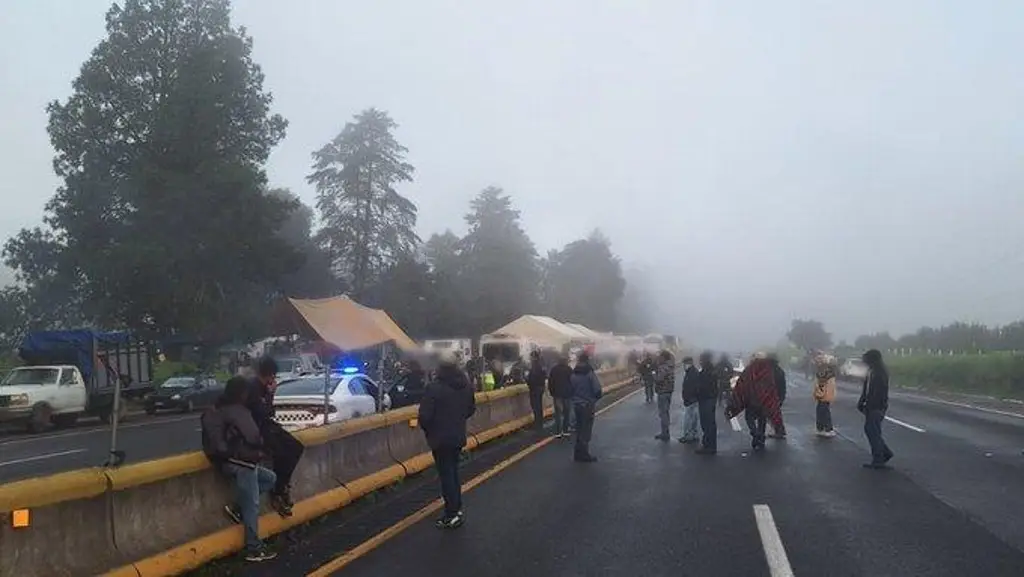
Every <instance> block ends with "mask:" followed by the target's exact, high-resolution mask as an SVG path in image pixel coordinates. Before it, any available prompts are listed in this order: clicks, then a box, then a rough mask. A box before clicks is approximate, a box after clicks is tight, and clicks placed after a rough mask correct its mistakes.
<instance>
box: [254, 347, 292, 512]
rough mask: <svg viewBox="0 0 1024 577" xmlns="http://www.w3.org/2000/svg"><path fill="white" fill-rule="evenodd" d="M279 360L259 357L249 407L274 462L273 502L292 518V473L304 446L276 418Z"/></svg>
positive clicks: (278, 510)
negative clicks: (275, 399)
mask: <svg viewBox="0 0 1024 577" xmlns="http://www.w3.org/2000/svg"><path fill="white" fill-rule="evenodd" d="M277 372H278V368H277V361H275V360H274V358H273V357H269V356H265V357H262V358H260V360H259V362H258V363H257V365H256V378H255V379H252V380H251V381H249V398H248V401H247V402H246V406H247V407H248V408H249V412H251V413H252V418H253V420H254V421H256V426H257V427H259V429H260V434H262V435H263V441H264V443H265V444H266V448H267V451H268V452H269V453H270V459H271V462H272V463H273V468H274V474H275V475H277V482H276V483H275V484H274V490H273V491H272V492H271V494H270V504H271V506H272V507H273V508H274V510H275V511H277V512H278V513H280V515H281V516H282V517H291V515H292V506H293V503H292V498H291V482H292V473H294V472H295V467H296V466H298V464H299V459H301V458H302V453H303V452H304V451H305V447H304V446H303V445H302V442H300V441H299V440H298V439H296V438H295V436H294V435H292V434H291V433H289V432H288V431H286V430H284V427H282V426H281V425H280V424H279V423H278V422H277V421H275V420H274V392H275V391H276V390H277Z"/></svg>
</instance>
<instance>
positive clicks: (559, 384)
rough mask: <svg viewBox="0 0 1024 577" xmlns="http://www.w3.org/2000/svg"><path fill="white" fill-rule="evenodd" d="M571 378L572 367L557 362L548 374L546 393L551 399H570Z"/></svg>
mask: <svg viewBox="0 0 1024 577" xmlns="http://www.w3.org/2000/svg"><path fill="white" fill-rule="evenodd" d="M571 378H572V367H570V366H569V363H566V362H563V361H559V362H558V363H556V364H555V366H553V367H551V372H550V373H548V392H549V393H551V398H553V399H570V398H572V384H571V383H570V382H569V381H570V379H571Z"/></svg>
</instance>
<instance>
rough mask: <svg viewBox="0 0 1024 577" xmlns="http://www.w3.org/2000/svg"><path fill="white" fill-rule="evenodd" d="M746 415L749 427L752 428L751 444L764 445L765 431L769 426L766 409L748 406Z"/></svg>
mask: <svg viewBox="0 0 1024 577" xmlns="http://www.w3.org/2000/svg"><path fill="white" fill-rule="evenodd" d="M744 415H745V419H746V421H747V428H748V429H750V440H751V444H752V445H753V446H755V447H763V446H764V431H765V428H766V427H767V426H768V419H767V418H766V417H765V414H764V409H760V408H753V407H747V409H746V410H745V411H744Z"/></svg>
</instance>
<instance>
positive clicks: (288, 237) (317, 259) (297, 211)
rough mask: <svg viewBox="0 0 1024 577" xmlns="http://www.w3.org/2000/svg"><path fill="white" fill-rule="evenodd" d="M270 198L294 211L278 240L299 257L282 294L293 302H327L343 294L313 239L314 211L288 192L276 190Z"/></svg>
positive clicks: (290, 212) (282, 227)
mask: <svg viewBox="0 0 1024 577" xmlns="http://www.w3.org/2000/svg"><path fill="white" fill-rule="evenodd" d="M267 194H269V195H271V196H274V197H276V198H279V199H281V200H282V201H284V202H287V203H288V204H289V205H290V206H291V210H289V211H288V213H287V214H286V215H285V217H284V220H283V222H282V223H281V230H280V231H279V233H278V234H279V236H280V237H281V238H282V239H283V240H284V241H285V242H286V243H288V246H290V247H292V249H293V250H295V252H296V254H297V260H296V263H295V266H296V268H295V272H293V273H292V274H290V275H287V276H285V277H284V278H283V279H281V284H280V288H281V293H282V295H283V296H288V297H293V298H325V297H329V296H333V295H336V294H340V293H342V292H344V291H343V290H342V289H343V288H344V287H343V286H342V284H341V283H340V282H339V281H338V279H337V277H335V276H334V274H333V273H332V272H331V260H330V257H329V256H328V254H327V251H326V250H324V248H323V247H321V246H320V245H319V244H317V243H316V241H315V240H314V238H313V209H312V208H310V207H309V206H307V205H306V204H304V203H303V202H302V201H301V200H299V197H298V196H296V195H295V194H294V193H292V192H291V191H290V190H288V189H284V188H275V189H271V190H269V191H267Z"/></svg>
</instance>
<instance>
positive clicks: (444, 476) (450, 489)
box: [431, 447, 462, 519]
mask: <svg viewBox="0 0 1024 577" xmlns="http://www.w3.org/2000/svg"><path fill="white" fill-rule="evenodd" d="M431 452H432V453H433V454H434V466H435V467H437V477H438V478H439V479H440V480H441V497H443V498H444V516H445V518H446V519H451V518H452V517H454V516H455V515H456V514H457V513H458V512H459V511H461V510H462V482H461V481H460V480H459V454H460V453H461V452H462V449H459V448H458V447H438V448H436V449H434V450H433V451H431Z"/></svg>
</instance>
